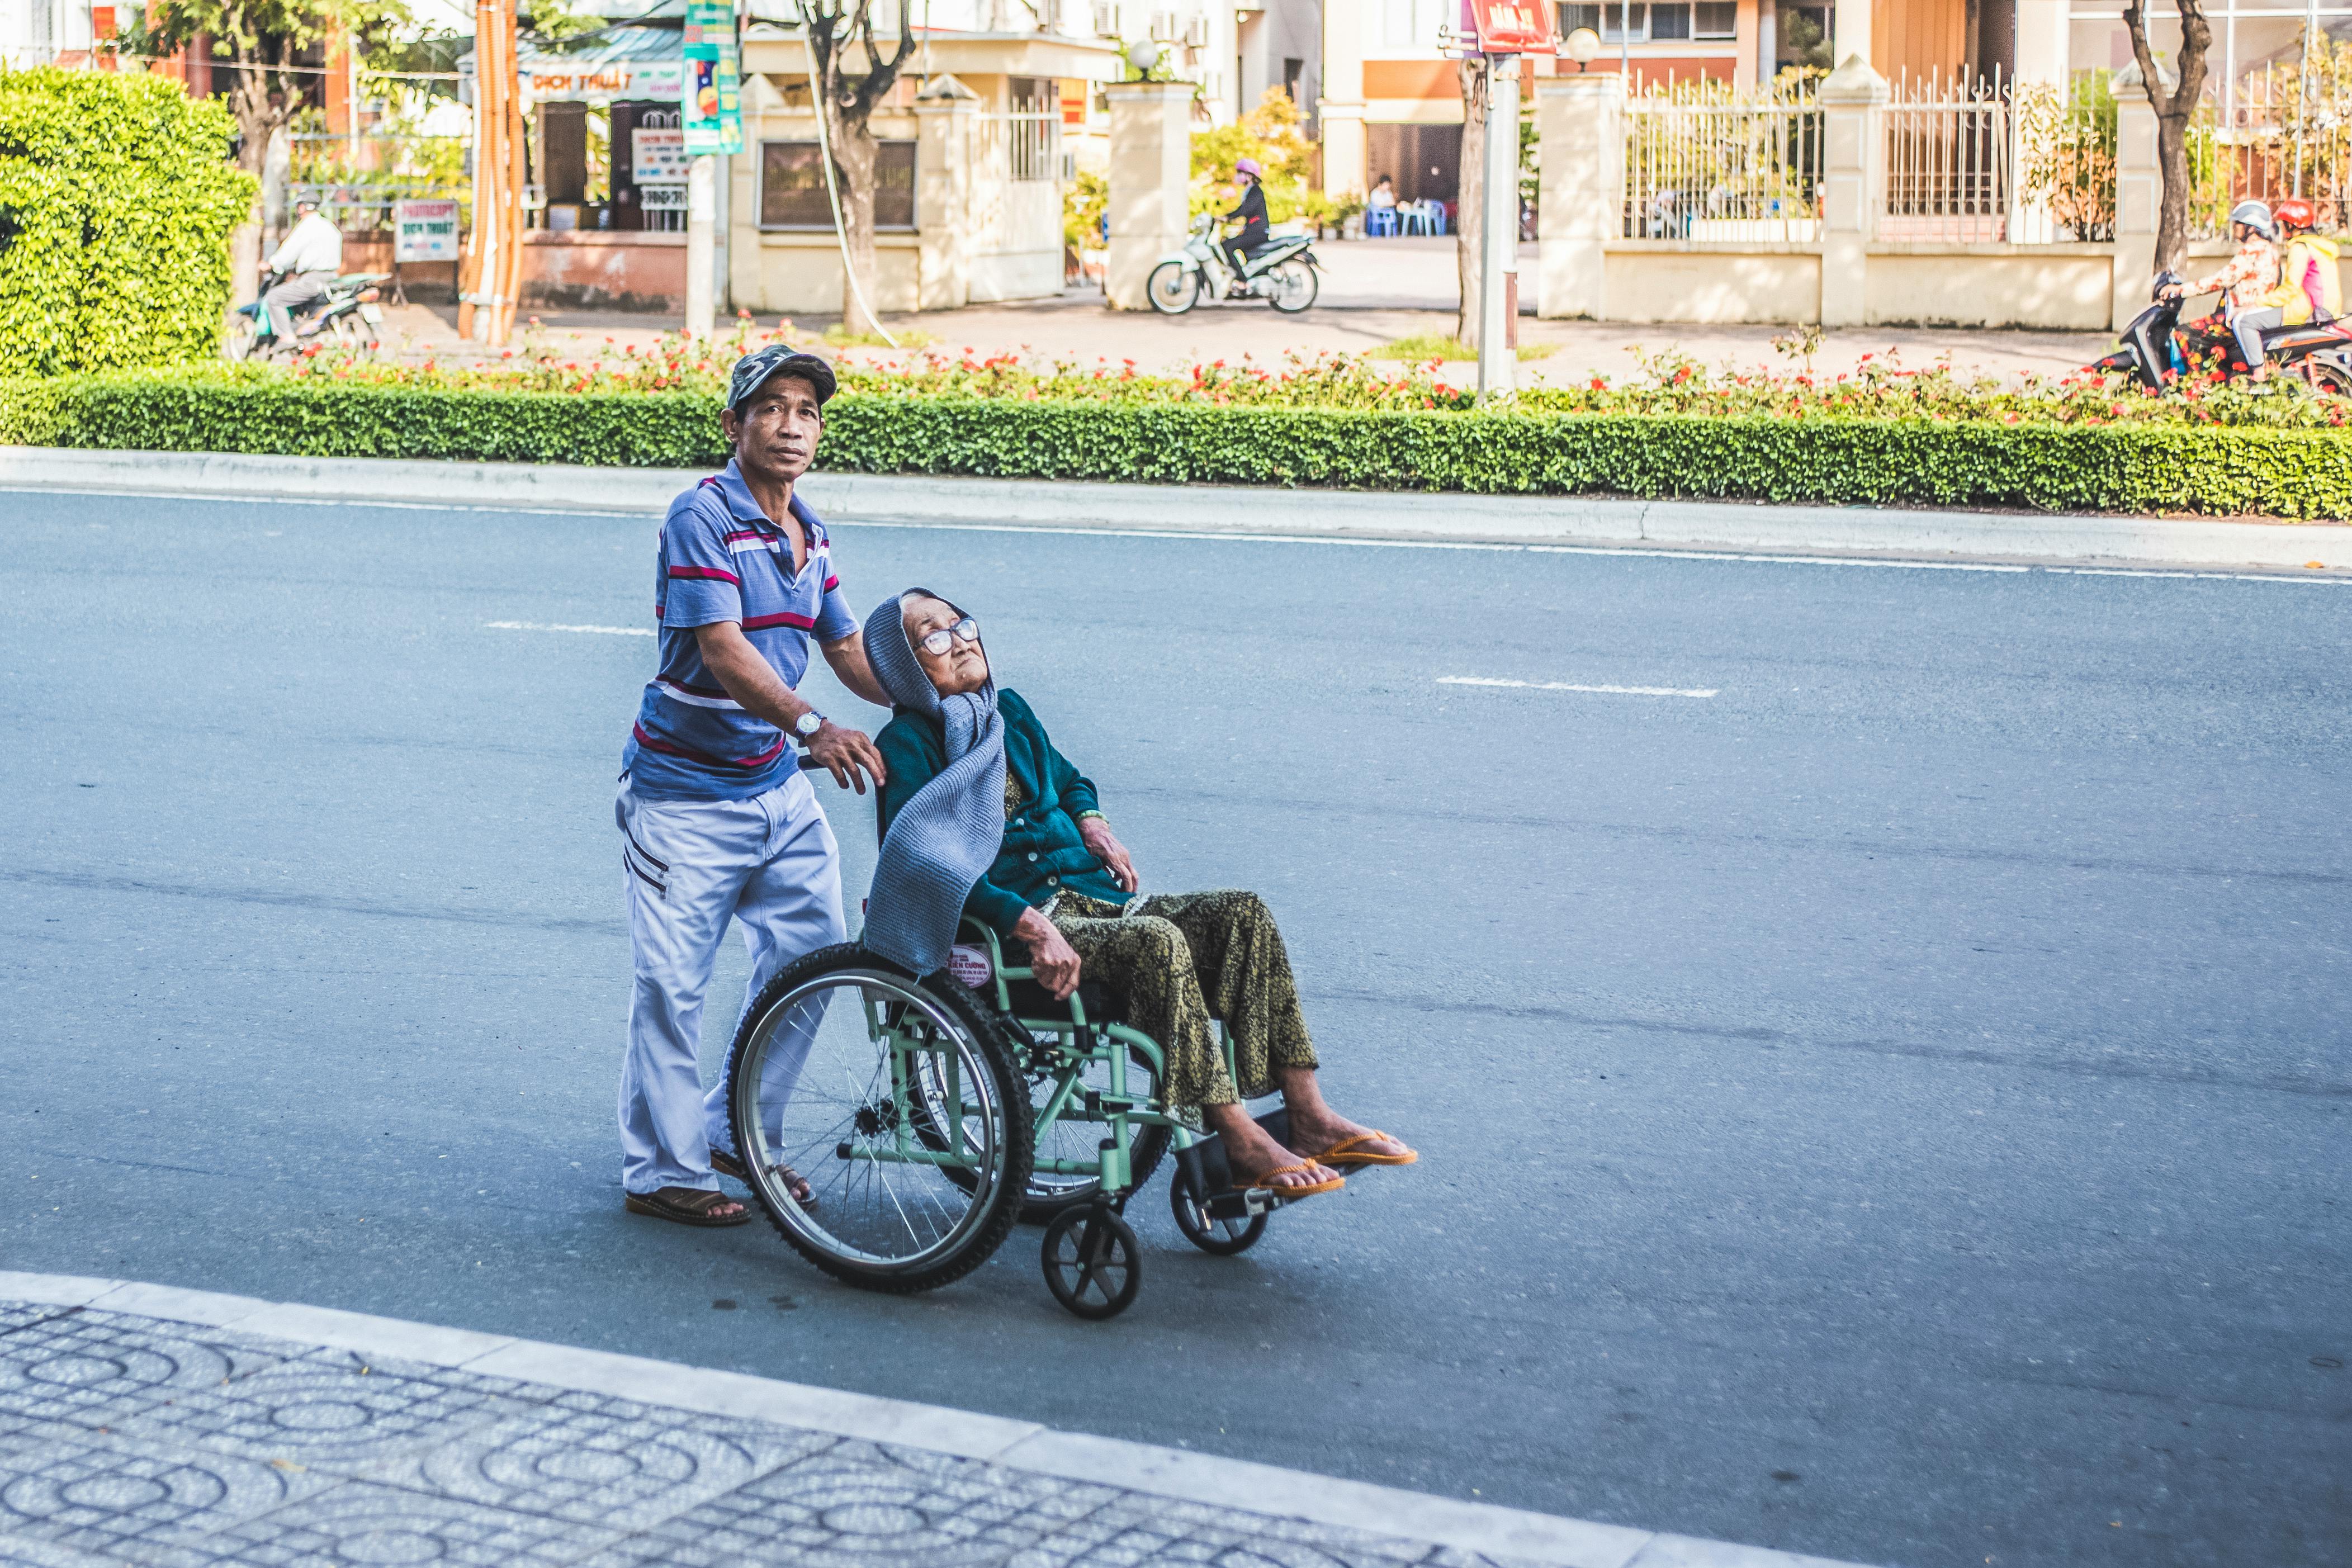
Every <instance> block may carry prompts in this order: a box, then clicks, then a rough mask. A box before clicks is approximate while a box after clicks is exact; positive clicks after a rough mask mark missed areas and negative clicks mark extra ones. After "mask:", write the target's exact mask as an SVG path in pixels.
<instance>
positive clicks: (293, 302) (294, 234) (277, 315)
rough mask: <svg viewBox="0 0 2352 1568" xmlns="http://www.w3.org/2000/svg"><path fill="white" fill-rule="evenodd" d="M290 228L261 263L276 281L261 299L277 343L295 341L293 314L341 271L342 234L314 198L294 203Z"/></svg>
mask: <svg viewBox="0 0 2352 1568" xmlns="http://www.w3.org/2000/svg"><path fill="white" fill-rule="evenodd" d="M294 212H295V214H296V217H295V223H294V226H293V228H291V229H290V230H289V231H288V232H287V235H286V239H285V241H284V243H283V244H281V245H279V246H278V249H277V251H276V252H275V253H274V254H272V255H271V256H270V258H269V259H268V261H266V262H264V263H263V264H262V271H263V272H264V273H276V274H278V281H277V282H276V283H274V284H272V285H271V286H270V287H269V288H268V291H267V292H265V293H264V294H263V295H262V297H261V303H262V305H263V306H264V307H265V308H267V309H268V312H269V329H270V331H271V332H272V333H273V334H275V335H276V337H277V340H278V341H279V342H280V343H290V342H292V341H293V340H294V312H295V311H297V310H299V309H300V308H302V307H303V306H305V305H308V304H310V302H311V301H312V300H315V299H318V298H322V297H323V296H324V295H325V294H326V292H327V289H328V287H329V286H330V285H331V284H332V283H333V282H334V281H335V279H336V278H337V277H340V276H341V274H342V270H343V231H342V230H341V229H339V228H337V227H336V226H335V224H334V220H333V219H331V218H330V217H328V216H327V215H326V214H324V213H322V212H320V210H319V203H318V199H317V198H316V197H312V196H303V197H301V198H299V200H297V201H296V202H295V204H294Z"/></svg>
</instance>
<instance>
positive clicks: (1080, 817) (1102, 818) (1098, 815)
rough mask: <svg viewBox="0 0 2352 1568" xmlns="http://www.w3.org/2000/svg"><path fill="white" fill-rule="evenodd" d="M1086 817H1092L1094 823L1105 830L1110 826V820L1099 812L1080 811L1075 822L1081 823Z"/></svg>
mask: <svg viewBox="0 0 2352 1568" xmlns="http://www.w3.org/2000/svg"><path fill="white" fill-rule="evenodd" d="M1088 817H1092V818H1093V819H1094V820H1095V821H1097V822H1100V823H1101V824H1102V825H1103V826H1104V827H1106V828H1108V827H1109V826H1110V819H1109V818H1108V817H1106V816H1104V815H1103V814H1102V813H1101V812H1100V811H1080V812H1079V813H1078V816H1077V820H1078V821H1081V822H1083V821H1086V820H1087V818H1088Z"/></svg>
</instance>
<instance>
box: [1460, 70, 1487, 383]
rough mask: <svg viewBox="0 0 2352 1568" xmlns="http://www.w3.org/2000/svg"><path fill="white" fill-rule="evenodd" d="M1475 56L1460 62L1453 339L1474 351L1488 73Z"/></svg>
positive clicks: (1483, 211) (1482, 266) (1482, 271)
mask: <svg viewBox="0 0 2352 1568" xmlns="http://www.w3.org/2000/svg"><path fill="white" fill-rule="evenodd" d="M1482 64H1483V62H1482V61H1480V60H1478V59H1476V58H1475V57H1471V58H1465V59H1464V60H1463V61H1462V62H1461V66H1460V72H1461V78H1462V168H1461V171H1460V172H1459V174H1458V175H1457V176H1456V178H1455V183H1456V185H1457V186H1458V187H1459V189H1458V193H1457V194H1456V197H1455V203H1454V205H1455V213H1454V259H1455V263H1456V266H1457V268H1458V270H1459V271H1460V272H1461V274H1462V309H1461V313H1460V315H1459V316H1458V317H1457V319H1455V321H1454V337H1455V338H1457V339H1459V340H1461V341H1462V342H1463V343H1465V344H1466V345H1467V346H1468V347H1470V348H1473V349H1475V348H1476V347H1477V346H1478V320H1479V290H1478V285H1479V282H1480V280H1481V279H1482V278H1483V277H1485V273H1486V267H1485V264H1484V256H1485V247H1484V243H1483V242H1484V240H1485V236H1486V72H1485V71H1484V70H1483V69H1481V68H1480V67H1481V65H1482Z"/></svg>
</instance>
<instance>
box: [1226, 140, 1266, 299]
mask: <svg viewBox="0 0 2352 1568" xmlns="http://www.w3.org/2000/svg"><path fill="white" fill-rule="evenodd" d="M1261 178H1262V174H1261V172H1260V170H1259V169H1258V164H1257V160H1256V159H1255V158H1236V159H1235V160H1234V183H1236V184H1238V185H1240V186H1241V188H1242V199H1241V201H1240V203H1239V204H1236V205H1235V206H1234V210H1233V211H1232V212H1230V213H1221V214H1218V217H1219V220H1220V221H1221V222H1224V223H1234V222H1236V221H1238V222H1239V223H1240V224H1241V225H1242V228H1241V232H1240V233H1239V234H1237V235H1234V236H1233V238H1231V239H1229V240H1227V241H1225V257H1226V259H1227V260H1228V261H1230V262H1231V263H1232V264H1233V269H1234V281H1233V285H1232V289H1231V292H1233V293H1234V294H1238V293H1240V292H1242V279H1243V277H1244V273H1245V272H1246V271H1247V269H1248V266H1249V258H1250V257H1251V256H1254V255H1255V254H1256V253H1257V252H1259V251H1261V250H1263V249H1265V243H1266V227H1265V225H1266V216H1265V187H1264V186H1263V185H1262V184H1260V183H1259V181H1260V179H1261Z"/></svg>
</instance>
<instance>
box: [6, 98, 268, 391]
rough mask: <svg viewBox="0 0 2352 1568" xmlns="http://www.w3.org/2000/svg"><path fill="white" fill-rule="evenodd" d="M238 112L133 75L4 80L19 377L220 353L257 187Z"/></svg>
mask: <svg viewBox="0 0 2352 1568" xmlns="http://www.w3.org/2000/svg"><path fill="white" fill-rule="evenodd" d="M233 131H235V124H234V122H233V121H232V120H230V118H229V114H228V110H226V109H225V108H223V107H222V106H221V105H220V104H219V103H218V102H216V101H215V100H213V99H192V98H190V97H189V96H188V95H187V94H186V93H185V92H184V91H183V90H182V89H181V88H180V85H179V84H178V83H177V82H174V81H171V80H169V79H167V78H163V77H150V76H142V75H137V74H133V73H130V72H122V73H115V72H107V71H79V70H72V71H69V70H58V69H57V68H52V67H47V66H44V67H40V68H37V69H34V70H26V71H11V70H8V69H6V68H0V346H5V354H6V359H7V369H8V370H9V371H12V372H25V371H31V372H35V373H37V374H43V375H53V374H56V373H58V372H59V371H81V370H100V369H105V368H110V367H120V366H134V365H162V364H171V363H174V362H177V361H187V360H195V359H205V358H209V357H211V356H212V355H214V354H215V353H217V352H218V350H219V348H220V335H221V321H222V318H223V316H224V314H225V313H226V308H227V305H228V286H229V262H228V236H229V231H230V230H231V229H232V228H234V227H235V226H236V225H237V224H239V223H242V222H243V221H245V218H246V216H247V214H248V213H249V212H250V211H251V209H252V203H253V193H254V183H253V180H252V178H251V176H249V175H247V174H244V173H241V172H238V171H237V170H236V169H235V168H233V167H231V166H230V165H229V163H228V162H226V160H227V157H228V146H229V138H230V136H231V134H232V133H233Z"/></svg>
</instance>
